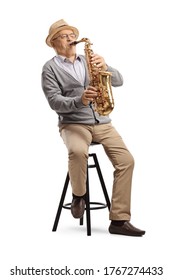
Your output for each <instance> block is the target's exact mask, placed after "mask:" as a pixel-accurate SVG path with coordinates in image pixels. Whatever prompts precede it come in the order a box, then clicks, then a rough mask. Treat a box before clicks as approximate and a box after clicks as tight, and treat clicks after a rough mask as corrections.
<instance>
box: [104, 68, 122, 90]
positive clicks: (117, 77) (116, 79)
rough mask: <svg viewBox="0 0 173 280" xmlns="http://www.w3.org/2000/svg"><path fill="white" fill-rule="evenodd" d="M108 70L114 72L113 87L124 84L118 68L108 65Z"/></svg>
mask: <svg viewBox="0 0 173 280" xmlns="http://www.w3.org/2000/svg"><path fill="white" fill-rule="evenodd" d="M107 71H108V72H111V73H112V77H111V81H112V86H113V87H119V86H122V85H123V77H122V75H121V74H120V72H119V71H118V70H116V69H115V68H113V67H111V66H108V69H107Z"/></svg>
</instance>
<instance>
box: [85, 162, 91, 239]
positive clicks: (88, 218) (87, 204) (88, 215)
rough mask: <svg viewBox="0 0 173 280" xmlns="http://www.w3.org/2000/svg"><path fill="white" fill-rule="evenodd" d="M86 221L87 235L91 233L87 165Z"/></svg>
mask: <svg viewBox="0 0 173 280" xmlns="http://www.w3.org/2000/svg"><path fill="white" fill-rule="evenodd" d="M86 222H87V235H88V236H90V235H91V218H90V194H89V174H88V167H87V181H86Z"/></svg>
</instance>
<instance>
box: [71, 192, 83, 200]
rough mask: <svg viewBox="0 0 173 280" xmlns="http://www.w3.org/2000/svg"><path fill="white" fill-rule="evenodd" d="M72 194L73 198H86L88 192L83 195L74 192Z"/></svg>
mask: <svg viewBox="0 0 173 280" xmlns="http://www.w3.org/2000/svg"><path fill="white" fill-rule="evenodd" d="M72 196H73V198H83V199H85V197H86V193H85V194H84V195H82V196H78V195H75V194H74V193H72Z"/></svg>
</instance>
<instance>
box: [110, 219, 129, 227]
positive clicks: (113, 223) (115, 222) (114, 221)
mask: <svg viewBox="0 0 173 280" xmlns="http://www.w3.org/2000/svg"><path fill="white" fill-rule="evenodd" d="M125 222H126V221H125V220H112V221H111V224H112V225H113V226H118V227H121V226H123V225H124V223H125Z"/></svg>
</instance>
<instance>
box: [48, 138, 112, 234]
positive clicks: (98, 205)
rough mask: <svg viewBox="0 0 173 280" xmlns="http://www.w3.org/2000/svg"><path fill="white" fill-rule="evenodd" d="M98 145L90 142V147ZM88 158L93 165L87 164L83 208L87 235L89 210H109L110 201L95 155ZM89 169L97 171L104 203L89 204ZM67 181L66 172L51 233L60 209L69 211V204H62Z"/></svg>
mask: <svg viewBox="0 0 173 280" xmlns="http://www.w3.org/2000/svg"><path fill="white" fill-rule="evenodd" d="M98 144H99V143H93V142H92V143H91V146H93V145H98ZM89 157H92V158H93V161H94V164H88V165H87V180H86V207H85V210H86V224H87V235H91V217H90V210H97V209H103V208H106V207H108V209H109V210H110V200H109V196H108V193H107V189H106V186H105V182H104V179H103V176H102V172H101V169H100V165H99V162H98V159H97V155H96V153H92V154H90V153H89ZM89 168H96V170H97V174H98V177H99V180H100V184H101V187H102V191H103V194H104V197H105V201H106V203H101V202H91V201H90V190H89ZM69 181H70V178H69V173H68V172H67V176H66V180H65V183H64V188H63V191H62V194H61V199H60V202H59V206H58V210H57V214H56V217H55V221H54V225H53V229H52V231H56V229H57V226H58V222H59V219H60V215H61V211H62V208H65V209H71V203H66V204H64V199H65V196H66V192H67V188H68V185H69ZM80 225H83V217H82V218H81V219H80Z"/></svg>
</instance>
